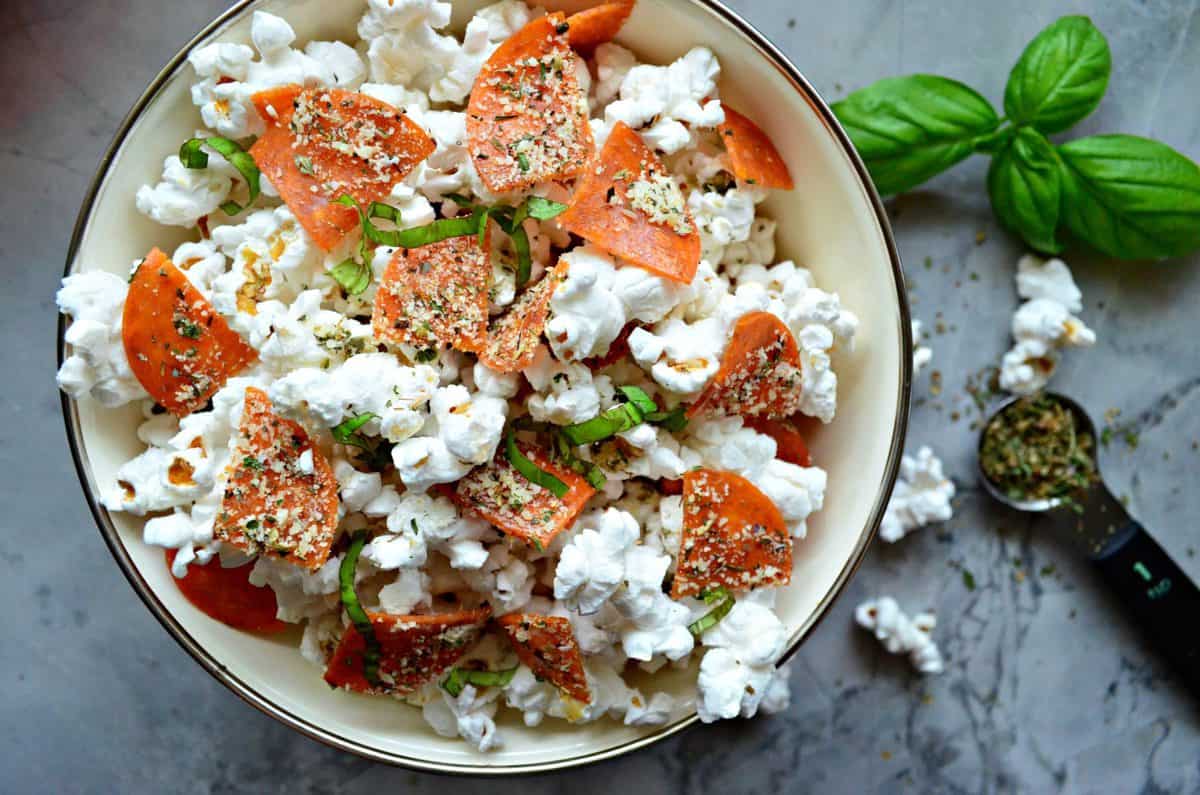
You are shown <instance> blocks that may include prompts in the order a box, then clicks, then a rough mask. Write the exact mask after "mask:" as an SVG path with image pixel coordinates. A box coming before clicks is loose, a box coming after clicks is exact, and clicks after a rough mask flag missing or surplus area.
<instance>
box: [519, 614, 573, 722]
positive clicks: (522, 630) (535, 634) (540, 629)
mask: <svg viewBox="0 0 1200 795" xmlns="http://www.w3.org/2000/svg"><path fill="white" fill-rule="evenodd" d="M496 623H498V624H499V625H500V626H501V627H503V628H504V631H505V632H506V633H507V634H508V639H509V640H510V641H512V646H513V651H515V652H516V653H517V657H518V658H519V659H520V660H521V662H523V663H525V665H527V666H528V667H529V670H531V671H533V674H534V676H536V677H538V678H539V679H545V680H546V681H547V682H549V683H550V684H552V685H554V686H555V687H557V688H558V689H559V690H561V691H563V692H564V693H566V694H567V695H568V696H570V697H571V698H573V699H575V700H576V701H582V702H583V703H584V704H587V703H590V702H591V700H592V693H591V691H590V689H589V688H588V683H587V674H586V673H585V672H584V670H583V655H582V654H580V652H579V643H578V642H576V640H575V633H574V632H572V631H571V622H570V621H569V620H568V619H565V618H562V617H560V616H539V615H536V614H534V613H509V614H508V615H506V616H502V617H501V618H499V619H497V622H496Z"/></svg>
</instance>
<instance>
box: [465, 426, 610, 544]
mask: <svg viewBox="0 0 1200 795" xmlns="http://www.w3.org/2000/svg"><path fill="white" fill-rule="evenodd" d="M518 447H519V448H520V450H521V452H522V453H524V454H525V457H526V458H528V459H529V460H530V461H532V462H533V463H534V464H536V465H537V467H538V468H539V469H541V470H542V471H544V472H549V473H550V474H551V475H554V477H556V478H558V479H559V480H561V481H562V482H563V483H565V484H566V485H567V487H568V489H569V490H568V491H567V493H566V494H564V495H563V496H562V498H559V497H555V496H554V494H553V493H552V492H551V491H550V490H548V489H546V488H544V487H542V486H540V485H538V484H536V483H533V482H531V481H530V480H528V479H527V478H526V477H525V476H524V475H522V474H521V473H520V472H518V471H517V470H516V469H515V468H513V466H512V464H510V463H509V461H508V458H507V457H506V456H505V453H504V450H503V446H502V447H501V449H500V451H499V452H498V453H497V454H496V457H495V458H494V459H493V460H492V462H491V463H490V464H488V465H486V466H482V467H478V468H476V469H475V470H473V471H472V472H471V473H470V474H468V475H467V476H466V477H465V478H463V479H462V480H460V481H458V483H456V484H454V491H453V492H451V493H450V495H449V496H450V499H452V500H454V502H455V503H457V504H458V506H459V507H461V508H462V509H463V510H465V511H470V512H471V513H473V514H475V515H476V516H478V517H479V518H481V519H483V520H485V521H488V522H491V523H492V524H493V525H495V526H496V527H497V528H499V529H500V530H501V531H503V532H505V533H507V534H508V535H510V536H515V537H516V538H520V539H522V540H523V541H525V542H526V543H528V544H531V545H533V546H534V547H538V548H543V549H544V548H545V547H546V546H547V545H548V544H549V543H550V542H551V541H553V540H554V537H555V536H556V535H558V534H559V533H561V532H562V531H563V530H566V529H567V528H568V527H570V526H571V525H572V524H574V523H575V519H576V518H577V517H578V516H579V513H580V511H582V510H583V506H584V504H585V503H586V502H587V501H588V500H589V499H591V496H592V495H593V494H595V493H596V490H595V489H594V488H592V487H591V485H589V484H588V482H587V481H586V480H584V479H583V477H581V476H580V475H578V474H576V473H575V472H573V471H572V470H570V469H568V468H566V467H563V466H559V465H558V464H555V463H554V462H552V461H551V460H550V457H549V456H547V455H546V454H545V453H543V452H542V451H541V450H538V449H536V448H534V447H530V446H527V445H524V444H520V443H518Z"/></svg>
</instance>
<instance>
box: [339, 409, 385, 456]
mask: <svg viewBox="0 0 1200 795" xmlns="http://www.w3.org/2000/svg"><path fill="white" fill-rule="evenodd" d="M373 419H375V415H374V414H372V413H371V412H369V411H366V412H363V413H362V414H356V415H354V416H353V417H351V418H350V419H348V420H346V421H345V422H341V423H339V424H337V425H334V426H333V427H332V428H330V429H329V431H330V433H332V434H333V438H334V439H335V440H336V441H338V442H340V443H341V444H352V445H354V446H355V447H361V448H363V449H364V450H366V449H367V448H368V447H369V445H368V444H367V441H366V439H364V438H363V436H362V434H361V433H359V432H358V429H359V428H361V427H362V426H364V425H366V424H367V423H368V422H370V421H371V420H373Z"/></svg>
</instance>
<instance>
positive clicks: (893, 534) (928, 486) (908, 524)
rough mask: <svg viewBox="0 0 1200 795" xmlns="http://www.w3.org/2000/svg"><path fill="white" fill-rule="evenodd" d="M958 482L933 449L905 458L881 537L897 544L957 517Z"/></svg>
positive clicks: (920, 451) (902, 460)
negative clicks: (952, 504)
mask: <svg viewBox="0 0 1200 795" xmlns="http://www.w3.org/2000/svg"><path fill="white" fill-rule="evenodd" d="M952 499H954V482H953V481H951V480H950V478H948V477H946V476H945V474H944V473H943V472H942V462H941V459H939V458H938V457H937V456H935V455H934V454H933V450H931V449H930V448H929V447H924V446H923V447H921V449H919V450H917V455H916V456H915V457H913V456H907V455H906V456H904V458H902V459H901V461H900V476H899V477H898V478H897V479H896V487H895V489H893V490H892V499H891V501H890V502H889V503H888V506H887V512H886V513H884V515H883V521H882V522H881V523H880V525H879V537H880V538H882V539H883V540H884V541H886V542H888V543H889V544H894V543H896V542H897V541H899V540H900V539H902V538H904V537H905V536H906V535H908V534H909V533H911V532H912V531H914V530H917V529H920V528H922V527H924V526H925V525H927V524H932V523H933V522H945V521H949V519H950V518H951V517H952V516H953V515H954V510H953V508H952V507H951V504H950V501H951V500H952Z"/></svg>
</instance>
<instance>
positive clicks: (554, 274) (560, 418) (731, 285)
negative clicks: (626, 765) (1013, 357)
mask: <svg viewBox="0 0 1200 795" xmlns="http://www.w3.org/2000/svg"><path fill="white" fill-rule="evenodd" d="M668 30H669V31H670V32H671V33H670V35H669V36H664V35H662V32H663V31H668ZM114 230H115V231H114ZM58 306H59V309H60V311H61V313H62V320H61V323H60V369H59V373H58V383H59V386H60V388H61V389H62V392H63V409H64V417H65V419H66V424H67V430H68V436H69V439H70V443H71V446H72V449H73V452H74V454H75V459H76V463H77V467H78V470H79V475H80V479H81V482H82V484H83V487H84V493H85V495H86V498H87V500H88V501H89V504H90V506H91V508H92V510H93V513H94V514H95V517H96V521H97V523H98V525H99V527H100V530H101V532H102V534H103V536H104V537H105V540H106V541H107V543H108V544H109V546H110V548H111V550H112V552H113V555H114V557H115V558H116V560H117V562H118V564H119V565H120V566H121V568H122V570H123V571H124V573H125V574H126V576H127V577H128V578H129V580H130V582H131V584H132V585H133V586H134V589H135V590H136V591H137V593H138V594H139V596H140V597H141V598H142V599H143V601H145V603H146V605H147V606H148V607H149V609H150V610H151V611H152V612H153V613H154V615H155V616H156V617H157V618H158V619H159V621H160V622H162V624H163V625H164V626H165V627H166V628H167V630H168V631H169V632H170V633H171V634H172V635H173V636H174V637H175V638H176V640H178V641H179V643H180V644H181V645H183V647H184V648H185V649H186V650H187V651H188V652H189V653H190V654H191V655H192V656H193V657H194V658H195V659H196V661H197V662H199V663H200V664H201V665H202V666H204V667H205V668H206V669H207V670H208V671H209V672H211V673H212V674H213V675H214V676H215V677H216V678H217V679H219V680H220V681H221V682H222V683H223V684H225V685H226V686H227V687H229V688H230V689H231V690H233V691H234V692H235V693H237V694H238V695H239V696H241V697H242V698H243V699H245V700H246V701H248V702H249V703H250V704H252V705H253V706H255V707H257V708H258V709H260V710H262V711H264V712H266V713H267V714H269V715H271V716H273V717H275V718H277V719H279V720H280V721H282V722H284V723H286V724H288V725H289V726H292V727H293V728H295V729H297V730H299V731H301V732H304V733H305V734H307V735H309V736H310V737H313V738H315V739H318V740H321V741H323V742H325V743H328V744H330V745H333V746H336V747H338V748H342V749H345V750H348V751H352V752H355V753H358V754H361V755H363V756H366V757H369V758H371V759H375V760H379V761H384V762H389V763H393V764H400V765H406V766H410V767H413V768H419V769H426V770H436V771H449V772H465V773H485V774H488V773H491V774H499V773H518V772H531V771H539V770H548V769H555V768H562V767H568V766H572V765H578V764H583V763H586V762H591V761H596V760H599V759H604V758H608V757H612V756H615V755H618V754H621V753H625V752H628V751H630V750H633V749H636V748H639V747H642V746H645V745H647V744H649V743H652V742H654V741H656V740H659V739H662V738H664V737H667V736H669V735H671V734H673V733H675V732H678V731H680V730H681V729H683V728H685V727H687V726H689V725H692V724H694V723H697V722H705V723H707V722H711V721H714V720H718V719H725V718H737V717H751V716H753V715H755V714H757V713H760V712H775V711H779V710H781V709H783V708H785V707H786V706H787V703H788V695H789V691H788V678H787V671H786V667H785V663H786V660H787V658H788V657H789V656H790V654H791V653H792V652H794V651H795V649H796V648H797V647H798V645H799V644H800V643H801V641H802V640H803V639H804V638H805V637H806V636H807V635H808V634H809V633H810V632H811V630H812V629H813V628H814V626H815V625H816V624H817V622H818V621H819V620H820V618H821V616H822V615H823V614H824V613H825V611H826V610H827V609H828V607H829V605H830V604H831V603H832V601H833V600H834V599H835V598H836V596H837V595H838V593H839V592H840V591H841V589H842V588H843V586H844V585H845V584H846V582H847V580H848V578H849V577H850V576H851V574H852V573H853V571H854V569H855V567H856V566H857V564H858V561H859V559H860V558H861V556H862V554H863V552H864V550H865V548H866V545H867V543H868V542H869V540H870V538H871V536H872V534H873V532H874V530H875V528H876V526H877V525H878V523H879V521H880V519H881V517H882V515H883V511H884V507H885V505H886V502H887V498H888V495H889V494H890V491H891V487H892V484H893V482H894V480H895V476H896V470H897V467H898V465H899V459H900V451H901V449H902V442H903V435H904V425H905V420H906V416H907V392H908V384H909V381H910V377H911V366H912V350H911V348H912V343H911V338H910V335H909V327H910V326H909V318H908V311H907V306H906V304H905V299H904V292H903V289H902V277H901V272H900V266H899V261H898V258H897V255H896V252H895V248H894V246H893V244H892V241H891V236H890V232H889V230H888V226H887V221H886V218H885V216H884V213H883V211H882V208H881V205H880V202H879V199H878V197H877V195H876V194H875V192H874V190H873V189H872V187H871V185H870V182H869V180H868V179H867V177H866V175H865V172H864V170H863V168H862V166H861V163H860V161H859V160H858V158H857V156H856V155H855V154H854V151H853V149H852V148H851V146H850V144H849V143H848V141H847V139H846V137H845V135H844V134H843V133H842V131H841V129H840V127H839V126H838V125H837V123H836V121H835V120H834V118H833V115H832V114H831V112H830V111H829V109H828V107H827V106H826V105H825V103H824V102H823V101H822V100H821V99H820V98H819V97H818V96H817V95H816V93H815V92H814V91H813V89H812V87H811V86H810V85H809V84H808V83H807V82H806V81H805V80H804V78H803V77H802V76H801V75H800V74H799V72H798V71H797V70H796V68H795V67H794V66H792V65H791V64H790V63H788V62H787V61H786V60H785V59H784V58H783V57H782V55H780V53H779V52H778V51H777V50H776V49H775V48H774V47H772V46H771V45H770V44H769V43H768V42H767V41H766V39H764V38H763V36H762V35H761V34H759V33H758V32H756V31H755V30H753V29H752V28H751V27H749V26H748V25H747V24H746V23H745V22H744V21H742V20H741V19H739V18H738V17H737V16H736V15H735V14H733V13H732V12H731V11H729V10H728V9H725V8H724V7H723V6H721V5H719V4H717V3H709V2H687V1H686V0H671V1H669V2H655V3H648V2H643V3H637V4H635V3H634V2H632V0H616V1H615V2H607V3H600V4H585V3H550V4H549V7H543V6H541V5H537V4H534V3H527V2H523V1H522V0H501V2H497V3H490V4H489V3H486V2H465V1H464V2H455V3H453V4H450V3H444V2H432V1H431V0H369V2H365V3H364V2H347V3H325V2H321V1H320V0H295V1H294V2H283V0H277V1H276V2H270V1H268V0H264V1H263V2H249V1H247V2H241V3H238V4H236V5H235V7H234V8H232V9H230V11H228V12H227V13H226V14H224V15H223V16H222V17H220V18H219V19H217V20H215V21H214V22H213V23H212V24H211V25H209V26H208V27H207V28H206V29H205V30H204V31H202V32H201V33H200V34H199V35H198V36H197V37H196V38H195V39H194V40H193V41H192V42H190V43H189V44H188V45H187V46H186V47H185V48H184V49H183V50H182V51H181V52H180V53H179V54H178V55H177V56H176V57H175V58H174V59H173V60H172V61H171V62H170V63H169V64H168V65H167V66H166V68H165V69H164V70H163V72H162V73H161V74H160V75H159V77H158V78H157V79H156V80H155V81H154V83H153V84H152V85H151V86H150V88H149V89H148V90H147V91H146V93H145V94H144V95H143V96H142V98H141V99H140V100H139V101H138V103H137V104H136V105H135V106H134V108H133V110H132V111H131V112H130V114H129V116H128V117H127V118H126V120H125V122H124V123H123V125H122V127H121V129H120V131H119V132H118V134H117V137H116V139H115V141H114V144H113V147H112V149H111V150H110V151H109V153H108V155H107V156H106V157H105V159H104V161H103V163H102V165H101V168H100V172H99V174H98V176H97V178H96V181H95V183H94V185H93V187H92V190H91V192H90V193H89V194H88V196H87V197H86V199H85V201H84V205H83V209H82V212H81V215H80V221H79V225H78V226H77V231H76V234H75V237H74V239H73V240H72V244H71V249H70V253H69V258H68V263H67V269H66V274H65V277H64V280H63V284H62V287H61V289H60V291H59V293H58Z"/></svg>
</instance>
